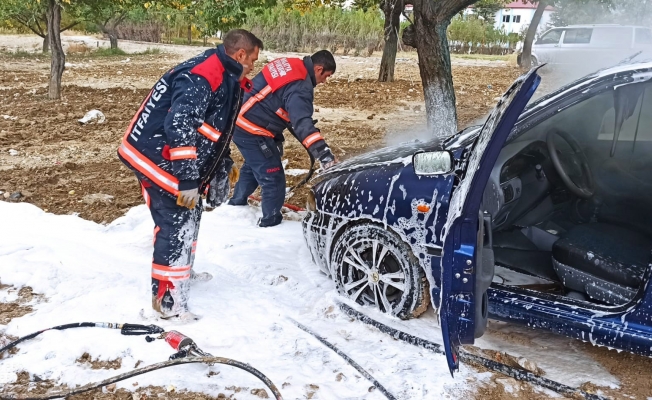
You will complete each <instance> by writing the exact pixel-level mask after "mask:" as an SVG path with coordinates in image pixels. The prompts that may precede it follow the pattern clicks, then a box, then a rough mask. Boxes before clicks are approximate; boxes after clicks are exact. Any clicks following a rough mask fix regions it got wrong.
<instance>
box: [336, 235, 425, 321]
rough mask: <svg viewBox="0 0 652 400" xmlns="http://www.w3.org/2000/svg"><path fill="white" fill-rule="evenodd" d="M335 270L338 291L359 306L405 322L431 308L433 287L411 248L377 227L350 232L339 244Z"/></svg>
mask: <svg viewBox="0 0 652 400" xmlns="http://www.w3.org/2000/svg"><path fill="white" fill-rule="evenodd" d="M331 270H332V271H333V272H334V275H333V279H334V281H335V284H336V286H337V290H338V292H339V293H340V294H341V295H344V296H346V297H348V298H350V299H352V300H354V301H355V302H357V303H358V304H361V305H365V306H374V307H376V308H378V309H379V310H380V311H381V312H384V313H387V314H391V315H394V316H397V317H399V318H401V319H409V318H415V317H418V316H419V315H420V314H422V313H423V312H425V311H426V310H427V308H428V302H429V301H430V296H429V285H428V281H427V279H426V277H425V273H424V271H423V268H421V266H420V265H419V262H418V261H417V259H416V257H414V254H412V251H411V250H410V248H409V246H408V245H407V244H406V243H405V242H404V241H403V240H402V239H401V238H400V237H399V236H398V235H396V234H394V233H392V232H390V231H387V230H384V229H383V228H382V227H380V226H377V225H373V224H364V225H355V226H352V227H350V228H347V229H346V231H345V232H344V233H343V234H342V236H340V237H339V239H338V240H337V242H336V243H335V247H334V250H333V255H332V257H331Z"/></svg>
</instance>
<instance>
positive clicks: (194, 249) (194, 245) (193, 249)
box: [192, 242, 197, 253]
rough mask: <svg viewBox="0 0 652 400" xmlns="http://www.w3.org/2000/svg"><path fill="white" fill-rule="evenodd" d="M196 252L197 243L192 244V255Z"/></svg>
mask: <svg viewBox="0 0 652 400" xmlns="http://www.w3.org/2000/svg"><path fill="white" fill-rule="evenodd" d="M196 251H197V242H192V253H194V252H196Z"/></svg>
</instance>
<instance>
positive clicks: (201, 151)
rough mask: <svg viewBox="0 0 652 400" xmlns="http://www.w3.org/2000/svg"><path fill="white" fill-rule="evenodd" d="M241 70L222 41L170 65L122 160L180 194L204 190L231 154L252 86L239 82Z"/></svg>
mask: <svg viewBox="0 0 652 400" xmlns="http://www.w3.org/2000/svg"><path fill="white" fill-rule="evenodd" d="M241 74H242V65H240V64H239V63H238V62H236V61H235V60H234V59H232V58H231V57H229V56H227V55H226V52H225V51H224V47H223V46H222V45H220V46H218V47H217V48H215V49H211V50H207V51H205V52H204V53H202V54H199V55H198V56H196V57H194V58H191V59H190V60H187V61H185V62H183V63H181V64H179V65H177V66H176V67H174V68H172V69H171V70H169V71H168V72H167V73H165V74H164V75H163V76H162V77H161V78H160V79H159V81H158V82H157V83H156V84H155V85H154V87H153V88H152V90H151V91H150V93H149V94H148V95H147V97H146V98H145V101H143V103H142V105H141V106H140V109H139V110H138V112H137V113H136V115H134V117H133V119H132V120H131V123H130V124H129V127H128V128H127V131H126V132H125V135H124V138H123V140H122V144H121V146H120V148H119V149H118V156H119V157H120V159H121V160H122V162H124V163H125V164H126V165H127V166H128V167H130V168H131V169H132V170H134V171H135V172H136V174H137V176H138V177H139V178H144V179H146V180H147V181H149V182H151V183H152V184H154V185H156V186H157V187H159V188H160V189H163V190H164V191H165V192H167V193H169V194H171V195H173V196H175V197H176V196H177V195H178V193H179V191H181V190H188V189H193V188H199V189H200V193H204V192H205V191H206V189H207V186H208V182H210V180H211V179H212V178H213V176H214V175H215V174H216V173H218V172H220V171H219V170H220V169H222V168H221V164H224V161H225V160H223V159H224V158H225V157H226V158H228V157H229V154H230V153H229V144H230V141H231V136H232V131H233V128H234V125H235V119H236V116H237V115H238V111H239V109H240V106H241V105H242V99H243V94H244V91H243V90H250V89H251V87H252V85H251V81H249V80H247V79H246V78H245V79H243V81H242V83H241V82H239V78H240V76H241ZM222 172H223V171H222Z"/></svg>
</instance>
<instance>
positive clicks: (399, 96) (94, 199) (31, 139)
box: [0, 36, 652, 400]
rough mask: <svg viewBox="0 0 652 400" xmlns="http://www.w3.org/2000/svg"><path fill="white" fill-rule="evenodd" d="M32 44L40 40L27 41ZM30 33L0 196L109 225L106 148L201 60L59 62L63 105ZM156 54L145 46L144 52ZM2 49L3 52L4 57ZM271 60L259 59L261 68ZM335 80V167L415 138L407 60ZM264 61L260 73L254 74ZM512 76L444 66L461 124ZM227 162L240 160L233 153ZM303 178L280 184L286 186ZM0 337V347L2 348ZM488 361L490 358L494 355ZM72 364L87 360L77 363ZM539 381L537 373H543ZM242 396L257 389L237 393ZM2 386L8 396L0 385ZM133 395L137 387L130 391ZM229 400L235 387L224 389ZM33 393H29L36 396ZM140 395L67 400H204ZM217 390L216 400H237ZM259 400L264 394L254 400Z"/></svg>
mask: <svg viewBox="0 0 652 400" xmlns="http://www.w3.org/2000/svg"><path fill="white" fill-rule="evenodd" d="M36 39H38V38H36ZM36 39H35V38H33V37H29V36H0V71H1V73H0V200H5V201H19V202H29V203H33V204H35V205H37V206H39V207H41V208H42V209H44V210H46V211H49V212H51V213H55V214H72V213H75V214H78V215H79V216H81V217H82V218H85V219H90V220H93V221H96V222H98V223H109V222H110V221H112V220H114V219H115V218H117V217H120V216H121V215H123V214H124V213H125V212H126V211H127V210H129V209H130V208H131V207H133V206H136V205H139V204H142V202H143V200H142V198H141V196H140V190H139V188H138V186H137V184H136V179H135V178H134V176H133V174H132V173H131V172H130V171H129V170H128V169H127V168H126V167H124V166H123V165H122V163H121V162H120V161H119V160H118V158H117V156H116V151H117V148H118V145H119V143H120V140H121V138H122V135H123V134H124V130H125V129H126V127H127V125H128V122H129V120H130V119H131V117H132V116H133V114H134V113H135V111H136V110H137V108H138V106H139V104H140V102H141V101H142V100H143V98H144V97H145V96H146V94H147V93H148V91H149V89H150V87H151V85H152V84H153V83H154V82H155V81H156V80H157V79H158V78H159V76H160V75H161V74H162V73H163V72H164V71H165V70H167V69H168V68H170V67H172V66H174V65H175V64H176V63H178V62H180V61H182V60H184V59H186V58H188V57H190V56H192V55H193V54H196V53H198V52H200V51H201V50H202V49H201V48H197V47H194V48H193V47H186V46H162V45H159V46H158V47H159V48H160V49H161V50H162V51H163V52H162V53H160V54H149V55H127V56H112V57H95V56H80V55H69V57H68V60H67V62H68V66H67V68H66V71H65V73H64V75H63V84H64V88H63V98H62V100H61V101H56V102H54V101H48V100H46V90H47V89H46V85H47V80H48V73H49V59H47V58H46V57H44V56H42V55H40V54H38V53H36V54H33V55H16V54H11V53H10V52H12V51H15V50H16V49H23V50H25V49H26V50H33V49H34V47H35V44H36V45H38V43H40V41H39V40H36ZM64 41H65V43H66V45H69V44H71V43H77V42H80V43H86V44H87V45H89V46H91V45H92V44H93V43H94V41H96V42H97V45H98V46H99V45H100V42H101V43H102V44H101V45H105V43H104V42H102V41H100V40H99V39H98V40H96V38H89V37H76V36H68V37H64ZM150 46H151V44H139V43H132V42H122V43H121V47H122V48H123V49H125V50H127V51H143V50H144V49H146V48H147V47H150ZM152 47H154V46H152ZM2 50H4V51H2ZM277 55H278V54H274V53H270V52H264V53H263V54H262V57H261V60H263V61H265V60H268V59H272V58H274V57H276V56H277ZM337 61H338V72H337V74H336V75H335V76H334V77H333V78H332V79H331V80H330V81H329V82H328V83H327V84H325V85H322V86H320V87H318V88H317V90H316V101H315V103H316V104H315V115H314V117H315V118H317V119H318V120H319V122H318V125H317V126H318V127H320V128H321V130H322V133H323V135H324V137H325V138H326V140H327V142H328V143H329V145H330V146H331V147H332V149H333V150H334V152H335V153H336V154H337V156H338V157H339V158H340V159H346V158H348V157H351V156H353V155H356V154H360V153H362V152H365V151H367V150H371V149H375V148H378V147H380V146H383V145H386V144H388V143H396V142H400V141H402V140H409V139H412V138H416V137H420V138H423V137H425V136H424V135H427V133H426V132H425V111H424V108H423V94H422V88H421V85H420V80H419V74H418V65H417V62H416V58H415V55H414V54H399V57H398V60H397V77H398V80H397V81H396V82H393V83H378V82H376V81H375V77H376V74H377V72H378V65H379V57H376V56H374V57H369V58H362V57H337ZM261 66H262V63H260V64H259V65H258V67H259V68H260V67H261ZM520 74H521V70H519V69H518V68H515V67H511V66H509V65H508V64H507V63H504V62H486V61H482V62H473V61H472V60H471V61H469V60H455V59H454V60H453V79H454V84H455V90H456V94H457V106H458V117H459V127H460V128H462V127H464V126H467V125H469V124H471V123H473V122H477V121H479V120H480V119H481V118H482V117H483V116H485V115H486V114H487V113H488V112H489V111H490V110H491V108H492V107H493V105H494V104H495V100H496V98H497V97H499V96H500V95H501V94H502V93H503V92H504V91H505V90H506V89H507V87H508V86H509V85H510V84H511V83H512V82H513V80H514V79H515V78H516V77H517V76H519V75H520ZM92 109H97V110H100V111H101V112H102V113H103V114H104V115H105V117H106V120H105V122H104V123H101V124H98V123H90V124H86V125H83V124H80V123H79V122H78V120H79V119H80V118H82V117H83V116H84V115H85V114H86V113H87V112H88V111H90V110H92ZM233 153H234V159H235V160H236V163H237V164H238V165H240V164H241V163H242V158H241V157H240V155H239V154H238V153H237V149H235V147H234V146H233ZM285 158H287V159H288V165H287V167H286V169H308V168H309V159H308V156H307V154H306V153H305V150H304V149H303V147H302V146H301V145H300V144H299V143H298V142H297V141H296V140H294V139H293V138H292V137H287V141H286V146H285ZM302 177H303V175H298V176H289V175H288V185H289V186H291V185H293V184H294V183H296V182H297V181H298V180H300V179H301V178H302ZM305 195H306V189H305V188H303V189H301V190H298V191H297V192H296V193H295V194H294V195H293V196H292V197H290V198H289V199H288V203H290V204H293V205H296V206H299V207H303V206H304V204H305ZM37 301H46V300H44V299H41V298H40V297H38V295H35V294H33V293H31V289H29V288H23V289H21V291H20V293H19V295H18V300H17V301H15V302H10V303H5V304H0V324H6V323H8V322H9V321H10V320H11V319H12V318H17V317H20V316H22V315H25V314H26V313H29V312H31V310H32V308H31V307H32V305H33V304H35V302H37ZM12 339H14V338H7V337H1V336H0V344H2V343H3V342H5V343H6V342H7V341H8V340H12ZM578 345H579V346H586V352H587V353H589V354H591V355H592V356H593V357H594V358H595V361H596V362H597V363H600V364H601V365H602V366H603V367H604V368H605V369H607V370H608V371H609V372H610V373H612V374H613V375H614V376H616V377H618V379H619V380H620V381H621V387H620V388H619V389H618V390H613V389H609V388H598V387H595V386H594V385H593V384H591V383H586V384H585V385H584V386H583V387H582V388H583V389H584V390H586V391H588V392H591V393H597V392H598V390H600V391H602V393H604V394H608V395H609V396H613V398H617V399H620V398H623V399H624V398H627V399H632V398H633V399H646V398H648V397H649V396H652V360H650V359H646V358H642V357H639V356H635V355H632V354H626V353H617V352H615V351H609V350H606V349H602V348H594V347H592V346H590V345H586V344H582V343H578ZM493 356H495V357H501V356H500V355H496V354H493ZM79 357H80V358H79V362H80V363H88V364H91V365H93V360H90V359H88V357H86V358H84V355H82V354H80V355H79ZM543 373H545V371H543ZM30 381H31V382H32V383H31V384H30V387H34V388H38V390H39V391H41V392H44V391H46V390H51V389H52V388H53V387H54V385H53V384H52V383H51V382H41V383H38V384H36V383H33V382H34V377H29V376H26V374H22V375H21V377H20V379H19V382H18V383H19V384H18V385H17V386H14V387H13V388H14V389H16V388H20V387H25V386H26V384H27V382H30ZM470 386H471V387H473V392H472V393H469V398H476V399H513V398H528V399H545V398H549V396H548V394H546V393H545V392H541V391H539V390H537V389H536V388H533V387H532V386H531V385H529V384H522V383H518V382H516V381H513V380H511V378H505V377H504V376H502V375H496V374H494V375H493V376H492V378H491V380H490V382H489V383H478V384H474V385H470ZM237 389H240V390H247V391H250V392H252V393H254V391H256V393H258V392H257V391H258V390H259V389H249V388H237ZM5 390H13V389H11V388H5ZM134 390H136V389H134ZM233 392H234V393H237V391H236V390H234V391H233ZM33 393H38V391H35V392H33ZM136 393H138V396H135V395H134V396H132V394H131V392H127V391H124V390H118V391H116V392H115V393H113V392H111V391H110V390H109V391H107V389H104V390H103V391H99V390H98V391H95V392H91V393H88V394H85V395H80V396H75V397H74V398H75V399H79V400H82V399H83V400H85V399H91V398H93V399H95V398H97V399H109V398H111V399H127V398H129V399H130V398H133V399H136V398H138V399H145V398H150V397H151V398H154V397H164V398H179V399H194V398H210V397H209V396H206V395H203V394H197V393H176V392H174V393H171V392H168V391H167V390H166V389H165V388H160V387H158V388H156V387H155V388H152V387H150V388H138V389H137V390H136ZM236 397H237V396H235V397H233V395H229V396H227V395H225V394H222V395H220V396H218V397H217V398H236ZM261 397H262V395H261Z"/></svg>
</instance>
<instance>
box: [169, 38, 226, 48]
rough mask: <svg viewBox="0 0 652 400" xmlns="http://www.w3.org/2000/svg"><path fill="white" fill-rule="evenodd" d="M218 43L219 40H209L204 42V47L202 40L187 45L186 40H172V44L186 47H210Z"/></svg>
mask: <svg viewBox="0 0 652 400" xmlns="http://www.w3.org/2000/svg"><path fill="white" fill-rule="evenodd" d="M218 43H221V41H220V40H218V39H215V38H211V39H208V40H207V41H206V45H204V40H203V39H202V40H193V41H192V43H191V44H188V38H172V44H185V45H186V46H201V47H204V46H206V47H212V46H216V45H217V44H218Z"/></svg>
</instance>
